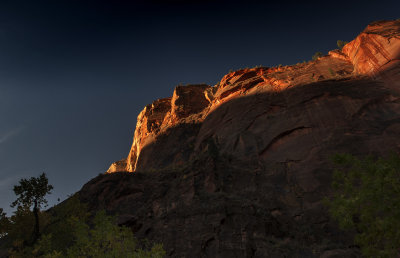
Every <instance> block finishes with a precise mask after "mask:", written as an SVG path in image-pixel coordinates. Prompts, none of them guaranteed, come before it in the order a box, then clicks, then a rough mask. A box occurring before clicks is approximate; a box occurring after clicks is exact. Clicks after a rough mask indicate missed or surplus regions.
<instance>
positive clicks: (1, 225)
mask: <svg viewBox="0 0 400 258" xmlns="http://www.w3.org/2000/svg"><path fill="white" fill-rule="evenodd" d="M9 227H10V220H9V219H8V218H7V217H6V214H5V213H4V211H3V209H2V208H0V238H2V237H4V236H6V235H7V231H8V228H9Z"/></svg>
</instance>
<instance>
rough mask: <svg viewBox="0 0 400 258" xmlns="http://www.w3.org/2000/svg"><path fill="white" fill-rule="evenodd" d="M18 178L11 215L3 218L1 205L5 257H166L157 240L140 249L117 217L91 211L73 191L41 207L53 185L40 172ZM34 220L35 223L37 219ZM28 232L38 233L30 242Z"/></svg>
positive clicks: (29, 233) (129, 230)
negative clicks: (57, 200)
mask: <svg viewBox="0 0 400 258" xmlns="http://www.w3.org/2000/svg"><path fill="white" fill-rule="evenodd" d="M19 183H20V184H19V185H17V186H15V187H14V192H15V193H16V194H17V195H18V196H19V197H18V199H17V200H16V201H15V202H14V203H13V206H17V210H16V211H15V212H14V214H13V215H12V216H11V217H7V216H6V214H5V213H4V212H3V209H1V208H0V237H1V242H0V249H3V250H4V249H6V250H8V255H9V256H10V257H52V258H55V257H93V258H97V257H140V258H142V257H145V258H161V257H164V256H165V251H164V250H163V248H162V245H161V244H154V245H153V246H150V247H149V248H146V249H141V248H139V245H138V240H137V239H136V238H135V237H134V236H133V233H132V231H131V229H129V228H127V227H124V226H118V225H117V224H116V218H115V217H112V216H109V215H107V214H106V213H105V211H99V212H97V213H96V214H91V213H90V212H89V211H88V209H87V205H86V204H84V203H82V202H80V200H79V196H78V195H77V194H75V195H73V196H70V197H69V198H68V199H67V200H66V201H64V202H62V203H60V204H59V205H57V206H55V207H52V208H51V209H49V210H47V211H41V210H40V207H41V206H42V205H43V204H45V203H47V201H46V199H44V196H45V195H46V194H47V193H49V192H50V190H51V189H52V187H50V185H49V184H48V180H47V178H46V175H45V174H42V175H41V176H39V177H38V178H31V179H30V180H26V179H22V180H21V181H20V182H19ZM35 200H36V204H35ZM35 205H36V207H37V210H36V213H37V215H35V210H32V211H31V210H30V207H31V206H34V207H35ZM37 221H40V223H38V224H36V222H37ZM36 225H38V226H36ZM36 227H38V228H36ZM32 232H35V233H36V232H40V234H39V237H38V238H37V239H36V240H35V241H34V242H32V241H31V239H32V237H31V236H32Z"/></svg>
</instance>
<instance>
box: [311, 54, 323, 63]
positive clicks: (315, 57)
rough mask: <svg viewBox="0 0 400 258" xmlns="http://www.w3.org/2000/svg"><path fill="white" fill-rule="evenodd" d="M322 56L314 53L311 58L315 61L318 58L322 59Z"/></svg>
mask: <svg viewBox="0 0 400 258" xmlns="http://www.w3.org/2000/svg"><path fill="white" fill-rule="evenodd" d="M322 56H323V54H322V53H321V52H316V53H315V54H314V55H313V56H312V60H314V61H315V60H317V59H318V58H320V57H322Z"/></svg>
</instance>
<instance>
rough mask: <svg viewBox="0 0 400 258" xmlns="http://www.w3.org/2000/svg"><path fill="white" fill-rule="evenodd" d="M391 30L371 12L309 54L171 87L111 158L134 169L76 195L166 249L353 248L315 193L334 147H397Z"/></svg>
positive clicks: (300, 252)
mask: <svg viewBox="0 0 400 258" xmlns="http://www.w3.org/2000/svg"><path fill="white" fill-rule="evenodd" d="M399 33H400V28H399V21H385V22H377V23H373V24H371V25H369V26H368V27H367V28H366V29H365V30H364V31H363V32H362V33H361V34H360V35H359V36H358V37H357V38H356V39H355V40H353V41H351V42H350V43H348V44H347V45H346V46H345V47H344V48H343V51H342V52H341V51H338V50H336V51H331V52H330V53H329V55H328V56H324V57H321V58H319V59H318V60H316V61H310V62H307V63H299V64H296V65H292V66H285V67H271V68H268V67H259V68H250V69H242V70H239V71H235V72H231V73H229V74H227V75H225V76H224V77H223V78H222V80H221V82H220V83H218V84H217V85H216V86H214V87H210V86H207V85H189V86H178V87H177V88H176V89H175V91H174V93H173V97H172V98H167V99H161V100H157V101H155V102H154V103H153V104H151V105H148V106H146V107H145V109H144V110H143V111H142V112H141V113H140V114H139V116H138V120H137V126H136V130H135V136H134V141H133V144H132V148H131V151H130V152H129V155H128V158H127V159H126V161H125V159H124V160H121V161H118V162H116V163H114V164H113V165H112V166H111V167H110V169H109V172H115V171H121V170H126V171H130V172H133V171H136V173H130V174H128V173H112V174H111V175H110V174H109V175H105V176H104V175H103V176H100V177H98V178H95V179H93V180H92V181H91V182H89V183H88V184H86V185H85V186H84V187H83V189H82V190H81V192H80V193H81V196H82V198H83V200H84V201H87V202H89V204H90V206H91V208H93V209H99V208H106V209H107V211H109V212H111V213H118V214H120V223H121V224H124V225H127V226H130V227H131V228H132V229H133V230H134V231H135V234H136V235H137V236H138V237H140V238H148V239H150V240H152V241H159V242H163V243H164V247H165V248H166V250H167V255H168V256H170V257H235V256H238V257H314V256H315V257H319V256H322V257H338V256H343V257H352V256H353V255H354V254H355V253H356V254H357V250H353V249H352V248H349V246H350V245H352V239H351V236H352V234H351V233H346V232H340V231H339V230H338V228H337V225H336V224H335V223H334V222H332V221H331V220H330V219H329V216H328V215H327V214H326V209H325V208H324V206H323V205H322V201H321V200H322V198H323V197H324V196H329V195H330V194H331V190H330V183H331V173H332V170H333V165H332V163H331V162H330V157H331V156H332V155H333V154H336V153H341V152H349V153H351V154H354V155H366V154H374V155H384V154H387V153H388V152H390V151H396V152H399V151H400V130H399V128H400V122H399V121H400V91H399V89H400V85H399V81H400V80H399V75H400V72H399V69H400V65H399V64H400V62H399V60H398V59H399V52H400V45H399ZM124 168H125V169H124ZM149 172H152V173H149ZM324 241H325V243H326V241H328V242H330V243H333V244H332V246H335V247H334V248H333V247H332V246H331V247H328V246H326V244H324ZM277 246H285V247H287V248H277ZM329 248H330V249H329Z"/></svg>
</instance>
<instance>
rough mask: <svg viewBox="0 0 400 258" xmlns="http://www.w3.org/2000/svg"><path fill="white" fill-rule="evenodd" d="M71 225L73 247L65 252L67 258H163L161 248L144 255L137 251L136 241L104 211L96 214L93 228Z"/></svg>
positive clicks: (131, 234) (153, 248)
mask: <svg viewBox="0 0 400 258" xmlns="http://www.w3.org/2000/svg"><path fill="white" fill-rule="evenodd" d="M72 220H73V221H74V224H75V227H74V236H75V243H74V245H72V246H71V247H70V248H69V249H68V250H67V256H68V257H138V258H142V257H143V258H144V257H146V258H147V257H148V258H161V257H164V256H165V251H164V250H163V249H162V245H159V244H158V245H154V246H153V247H152V248H151V250H149V251H146V250H143V249H140V248H138V247H137V240H136V239H135V238H134V236H133V233H132V231H131V230H130V229H129V228H127V227H120V226H118V225H117V224H116V223H115V218H114V217H111V216H107V215H106V213H105V211H100V212H98V213H97V214H96V216H95V218H94V220H93V224H94V225H93V228H90V227H89V226H88V225H87V224H85V223H83V222H82V221H80V220H77V219H74V218H73V219H72Z"/></svg>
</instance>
